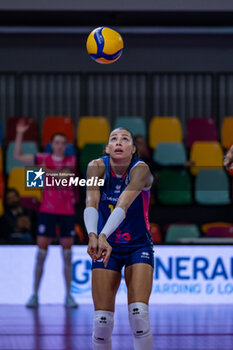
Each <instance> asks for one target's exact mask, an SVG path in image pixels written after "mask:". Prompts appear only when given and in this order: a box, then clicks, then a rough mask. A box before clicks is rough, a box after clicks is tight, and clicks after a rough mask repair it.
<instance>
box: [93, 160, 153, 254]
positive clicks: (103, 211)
mask: <svg viewBox="0 0 233 350" xmlns="http://www.w3.org/2000/svg"><path fill="white" fill-rule="evenodd" d="M102 159H103V161H104V164H105V167H106V172H105V182H104V186H102V187H100V191H101V197H100V202H99V222H98V232H99V233H100V232H101V230H102V228H103V227H104V225H105V223H106V221H107V219H108V217H109V215H110V214H111V212H112V210H113V209H114V207H115V206H116V204H117V201H118V198H119V196H120V195H121V193H122V192H123V191H124V190H125V188H126V186H127V185H128V183H129V182H130V172H131V170H132V169H133V168H134V167H135V166H136V165H137V164H139V163H144V162H143V161H142V160H140V159H139V158H136V157H134V158H133V159H132V161H131V163H130V165H129V167H128V170H127V172H126V173H125V174H124V175H122V176H119V175H116V174H114V172H113V170H112V169H111V166H110V158H109V156H105V157H102ZM138 166H139V165H138ZM149 201H150V191H149V190H146V191H144V190H143V191H142V192H141V193H140V194H139V195H138V197H137V198H136V199H135V200H134V202H133V203H132V204H131V206H130V207H129V209H128V210H127V213H126V217H125V219H124V220H123V222H122V223H121V224H120V226H119V227H118V229H117V230H116V231H115V232H113V233H112V234H111V236H110V237H109V238H108V242H109V244H110V245H111V246H113V247H116V248H120V249H121V248H123V249H124V248H126V249H129V248H130V249H134V248H135V249H137V248H139V247H141V246H146V245H151V244H152V240H151V235H150V232H149V228H150V224H149V217H148V210H149Z"/></svg>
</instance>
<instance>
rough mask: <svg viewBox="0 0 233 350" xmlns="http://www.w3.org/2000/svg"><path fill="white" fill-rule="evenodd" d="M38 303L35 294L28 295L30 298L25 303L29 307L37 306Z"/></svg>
mask: <svg viewBox="0 0 233 350" xmlns="http://www.w3.org/2000/svg"><path fill="white" fill-rule="evenodd" d="M38 305H39V302H38V296H37V295H36V294H32V296H31V297H30V299H29V300H28V302H27V304H26V307H29V308H33V309H34V308H37V307H38Z"/></svg>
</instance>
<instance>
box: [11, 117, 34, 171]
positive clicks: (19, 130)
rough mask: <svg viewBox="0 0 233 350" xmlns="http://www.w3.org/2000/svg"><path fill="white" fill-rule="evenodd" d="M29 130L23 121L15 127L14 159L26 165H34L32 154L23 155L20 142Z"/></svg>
mask: <svg viewBox="0 0 233 350" xmlns="http://www.w3.org/2000/svg"><path fill="white" fill-rule="evenodd" d="M28 128H29V124H26V122H25V120H24V119H21V120H20V121H19V122H18V124H17V126H16V138H15V148H14V158H15V159H16V160H18V161H20V162H23V163H26V164H28V165H33V164H34V158H35V157H34V155H33V154H23V153H22V142H23V135H24V133H25V132H26V131H27V129H28Z"/></svg>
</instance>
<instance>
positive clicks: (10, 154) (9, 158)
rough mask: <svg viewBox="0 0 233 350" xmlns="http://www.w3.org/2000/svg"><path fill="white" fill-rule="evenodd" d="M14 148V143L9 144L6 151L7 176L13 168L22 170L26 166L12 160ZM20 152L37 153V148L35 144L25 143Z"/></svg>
mask: <svg viewBox="0 0 233 350" xmlns="http://www.w3.org/2000/svg"><path fill="white" fill-rule="evenodd" d="M14 148H15V143H14V142H10V143H9V145H8V147H7V151H6V173H7V174H9V173H10V172H11V170H12V169H13V168H23V167H25V166H27V164H25V163H22V162H19V161H18V160H16V159H14ZM22 151H23V153H24V154H33V155H35V154H36V153H38V147H37V144H36V143H35V142H30V141H26V142H23V144H22Z"/></svg>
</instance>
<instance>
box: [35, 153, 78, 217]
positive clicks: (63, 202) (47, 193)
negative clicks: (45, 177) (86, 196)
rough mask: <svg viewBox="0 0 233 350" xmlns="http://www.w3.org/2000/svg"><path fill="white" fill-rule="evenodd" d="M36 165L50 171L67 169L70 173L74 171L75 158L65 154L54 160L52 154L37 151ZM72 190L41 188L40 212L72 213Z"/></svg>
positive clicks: (68, 188) (69, 188)
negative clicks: (61, 157)
mask: <svg viewBox="0 0 233 350" xmlns="http://www.w3.org/2000/svg"><path fill="white" fill-rule="evenodd" d="M35 162H36V165H38V166H41V167H42V168H44V169H45V171H46V169H48V170H49V171H51V172H54V173H56V172H62V171H63V170H64V169H68V170H69V171H70V172H71V173H75V171H76V158H75V157H74V156H66V157H64V158H63V159H62V160H56V159H54V157H53V156H52V154H48V153H38V154H37V155H36V157H35ZM74 202H75V198H74V191H73V189H72V188H71V187H67V188H66V189H64V188H62V189H61V188H57V187H55V186H54V187H45V188H44V190H43V196H42V202H41V206H40V212H42V213H50V214H59V215H74V213H75V211H74Z"/></svg>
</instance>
